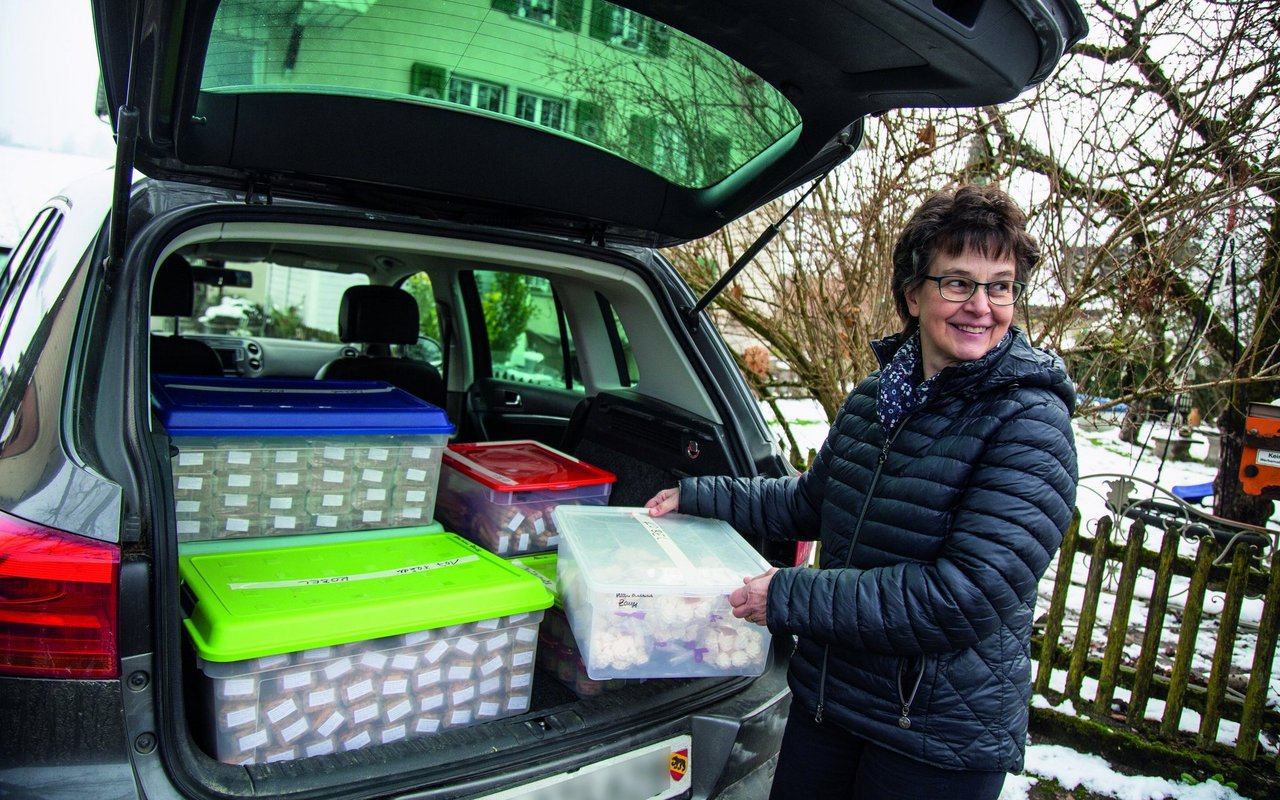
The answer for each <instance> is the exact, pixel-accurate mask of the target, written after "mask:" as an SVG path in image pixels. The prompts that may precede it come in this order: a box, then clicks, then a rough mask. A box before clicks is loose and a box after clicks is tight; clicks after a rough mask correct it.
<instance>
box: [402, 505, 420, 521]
mask: <svg viewBox="0 0 1280 800" xmlns="http://www.w3.org/2000/svg"><path fill="white" fill-rule="evenodd" d="M400 516H401V517H403V518H404V519H422V509H420V508H403V509H401V510H400Z"/></svg>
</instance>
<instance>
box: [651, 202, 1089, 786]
mask: <svg viewBox="0 0 1280 800" xmlns="http://www.w3.org/2000/svg"><path fill="white" fill-rule="evenodd" d="M1037 257H1038V253H1037V248H1036V244H1035V241H1034V239H1032V237H1031V236H1030V235H1029V234H1028V233H1027V231H1026V217H1025V215H1024V214H1023V213H1022V211H1021V210H1020V209H1019V208H1018V207H1017V206H1016V204H1014V202H1013V201H1012V200H1011V199H1010V198H1009V197H1008V195H1006V194H1005V193H1003V192H1001V191H999V190H997V189H995V188H991V187H964V188H961V189H958V190H955V191H946V192H940V193H938V194H937V195H935V196H933V197H931V198H930V199H928V200H927V201H925V203H924V204H923V205H922V206H921V207H920V209H919V210H917V211H916V213H915V214H914V215H912V217H911V219H910V220H909V221H908V223H907V225H906V228H905V230H904V231H903V233H902V235H901V237H900V238H899V240H898V242H897V244H896V245H895V247H894V252H893V285H892V291H893V298H894V302H895V304H896V306H897V310H898V314H899V316H900V317H901V318H902V320H903V323H904V328H903V330H902V331H901V332H900V333H898V334H897V335H895V336H892V337H889V338H887V339H883V340H881V341H878V342H876V343H875V344H874V345H873V347H874V349H875V352H876V355H877V357H878V358H879V360H880V363H881V369H880V370H878V371H876V372H873V373H872V374H871V375H870V376H869V377H868V378H867V379H866V380H864V381H863V382H862V383H861V384H860V385H859V386H858V387H857V388H856V389H855V390H854V391H853V393H852V394H851V395H850V396H849V397H848V398H847V399H846V400H845V403H844V406H843V407H842V408H841V410H840V412H839V414H838V415H837V416H836V419H835V422H834V424H833V425H832V427H831V431H830V433H829V434H828V436H827V440H826V442H825V443H824V444H823V446H822V450H821V452H819V453H818V456H817V458H816V459H815V461H814V463H813V465H812V466H811V467H810V468H809V470H808V471H807V472H805V473H804V474H803V475H800V476H799V477H796V478H755V479H749V480H748V479H733V478H723V477H711V478H688V479H685V480H682V481H681V482H680V485H679V486H678V487H677V488H676V489H668V490H664V491H662V492H659V493H658V494H657V496H655V497H654V498H653V499H651V500H650V501H649V502H648V504H647V505H648V507H649V508H650V513H652V514H653V515H655V516H658V515H661V514H665V513H667V512H669V511H676V510H678V511H682V512H685V513H689V514H698V515H703V516H709V517H718V518H720V519H723V520H725V521H727V522H729V523H730V524H732V525H733V526H734V527H736V528H738V529H739V530H744V531H745V530H754V531H761V530H762V531H764V532H765V533H766V534H767V535H768V536H769V537H770V538H776V539H813V538H820V540H821V542H822V548H821V553H822V563H821V566H820V568H819V569H809V568H788V569H772V570H769V571H768V572H766V573H764V574H763V575H757V576H755V577H751V578H744V579H743V583H744V585H743V586H742V587H741V588H740V589H737V590H735V591H734V592H733V593H732V594H731V595H730V598H729V600H730V602H731V603H732V605H733V606H734V615H735V616H737V617H741V618H745V619H748V620H750V621H752V622H756V623H759V624H762V625H767V626H768V627H769V629H770V630H771V631H773V632H774V633H775V634H781V635H794V636H795V637H796V638H797V648H796V651H795V654H794V655H793V656H792V659H791V669H790V673H789V682H790V685H791V689H792V694H793V701H792V705H791V715H790V717H789V719H788V722H787V727H786V732H785V734H784V736H783V741H782V750H781V754H780V756H779V761H778V768H777V773H776V776H775V778H774V784H773V793H772V794H771V795H770V796H771V797H772V798H793V797H794V798H805V800H816V798H824V797H841V798H849V797H856V798H877V800H879V799H880V798H897V797H900V798H928V799H929V800H939V798H940V797H950V798H956V800H959V799H960V798H964V799H965V800H982V798H995V797H997V796H998V795H999V793H1000V789H1001V786H1002V785H1003V783H1004V776H1005V774H1006V773H1007V772H1018V771H1020V770H1021V769H1022V760H1023V751H1024V746H1025V739H1026V730H1027V714H1028V711H1027V709H1028V704H1029V700H1030V694H1031V685H1030V677H1031V665H1030V655H1029V653H1030V636H1031V620H1032V614H1033V611H1034V608H1035V600H1036V585H1037V583H1038V581H1039V580H1040V577H1041V576H1042V575H1043V574H1044V571H1045V569H1046V567H1047V566H1048V564H1049V561H1050V559H1051V557H1052V556H1053V554H1054V552H1055V551H1056V550H1057V548H1058V545H1059V543H1060V542H1061V540H1062V535H1063V533H1064V532H1065V530H1066V527H1067V524H1068V522H1069V521H1070V518H1071V513H1072V508H1073V506H1074V505H1075V492H1076V454H1075V442H1074V439H1073V437H1072V432H1071V422H1070V419H1071V411H1072V408H1073V406H1074V403H1075V395H1074V392H1073V389H1072V384H1071V381H1070V380H1069V379H1068V377H1067V374H1066V371H1065V369H1064V366H1063V363H1062V361H1061V360H1060V359H1059V358H1058V357H1057V356H1055V355H1052V354H1050V353H1047V352H1045V351H1042V350H1038V349H1036V348H1033V347H1032V346H1031V345H1030V344H1029V343H1028V342H1027V340H1026V337H1025V336H1024V335H1023V333H1022V332H1021V331H1019V330H1018V329H1017V328H1016V327H1013V326H1012V321H1013V315H1014V303H1015V302H1016V301H1017V300H1018V298H1019V297H1020V295H1021V294H1022V291H1023V289H1024V287H1025V285H1026V281H1027V279H1028V277H1029V276H1030V274H1031V271H1032V269H1033V267H1034V266H1035V262H1036V259H1037ZM939 792H948V793H950V794H949V795H947V796H944V795H940V794H939Z"/></svg>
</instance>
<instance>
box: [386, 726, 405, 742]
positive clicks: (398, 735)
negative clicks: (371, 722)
mask: <svg viewBox="0 0 1280 800" xmlns="http://www.w3.org/2000/svg"><path fill="white" fill-rule="evenodd" d="M404 734H405V731H404V726H403V725H396V726H395V727H394V728H387V729H386V730H384V731H383V732H382V743H383V744H390V743H391V742H398V741H400V740H401V739H403V738H404Z"/></svg>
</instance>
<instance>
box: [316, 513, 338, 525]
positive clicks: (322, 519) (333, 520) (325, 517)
mask: <svg viewBox="0 0 1280 800" xmlns="http://www.w3.org/2000/svg"><path fill="white" fill-rule="evenodd" d="M316 527H317V528H336V527H338V515H337V514H316Z"/></svg>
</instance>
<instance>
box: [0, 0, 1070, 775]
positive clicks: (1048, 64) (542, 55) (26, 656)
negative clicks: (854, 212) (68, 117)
mask: <svg viewBox="0 0 1280 800" xmlns="http://www.w3.org/2000/svg"><path fill="white" fill-rule="evenodd" d="M93 5H94V15H95V21H96V25H97V31H98V46H99V55H100V60H101V65H102V69H103V75H104V78H105V83H106V91H107V96H108V98H109V100H110V103H111V105H112V108H113V109H114V111H113V123H114V125H115V128H116V131H117V139H118V143H119V156H118V159H117V168H116V169H115V170H114V171H110V172H104V173H103V174H101V175H97V176H94V177H91V178H89V179H87V180H86V181H84V182H82V183H80V184H78V185H75V186H73V187H71V188H69V189H67V190H66V191H65V192H64V193H62V194H60V195H59V196H57V197H55V198H53V199H51V200H50V201H49V203H48V204H47V205H46V206H45V207H44V208H43V209H42V210H40V212H39V213H38V215H37V217H36V219H35V220H34V221H33V223H32V225H31V227H30V229H29V230H28V231H27V233H26V235H25V236H24V238H23V239H22V240H21V242H20V243H19V244H18V246H17V247H16V248H15V250H14V252H13V253H12V256H11V258H10V259H9V260H8V262H7V263H6V265H5V266H4V267H3V269H2V270H0V730H3V731H5V732H6V735H5V736H3V737H0V787H3V793H4V794H5V796H8V797H42V798H52V797H77V798H79V797H93V798H138V797H147V798H173V797H183V798H232V797H246V798H247V797H277V798H283V797H291V798H313V797H314V798H339V797H341V798H374V797H379V798H390V797H398V798H410V797H413V798H428V797H441V798H443V797H451V798H464V797H466V798H471V797H493V798H497V797H516V796H523V797H574V796H578V797H609V798H633V797H634V798H640V797H645V798H648V797H758V796H763V794H764V793H765V792H766V790H767V789H766V787H767V786H768V782H769V780H770V773H771V764H772V759H773V757H774V756H775V754H776V751H777V743H778V740H779V738H780V735H781V731H782V725H783V721H784V719H785V715H786V710H787V707H788V703H789V694H788V690H787V686H786V680H785V673H786V665H787V659H788V652H789V650H790V642H788V641H786V640H779V639H774V640H773V644H772V647H771V649H770V651H769V653H768V656H767V658H766V664H765V668H764V670H763V673H762V674H759V675H737V676H727V677H692V678H683V677H682V678H658V679H651V680H642V681H637V680H633V681H623V682H621V683H616V684H613V685H609V686H602V685H600V686H598V685H591V684H588V685H579V684H575V683H574V682H572V681H569V682H566V681H565V680H562V678H563V677H564V676H563V675H557V674H555V672H554V671H553V669H552V668H551V667H549V666H548V665H547V663H544V662H542V661H541V660H540V661H539V662H538V665H537V667H536V668H535V669H532V671H531V672H530V673H529V676H530V680H531V686H530V688H529V695H528V696H529V702H528V706H527V708H521V709H516V710H515V711H514V712H513V713H510V714H507V715H505V716H502V717H501V718H497V719H492V720H489V721H484V722H476V723H474V724H467V725H458V726H456V727H450V728H448V729H446V730H440V731H438V732H429V733H424V734H423V735H414V736H405V737H403V738H396V739H395V740H390V739H387V737H385V736H384V737H383V739H384V741H373V742H368V743H367V746H359V747H350V748H335V749H334V750H333V751H332V752H326V751H322V750H314V751H310V752H298V751H296V750H291V749H290V748H287V747H285V748H282V750H281V751H280V753H283V752H285V751H287V755H281V756H280V757H281V758H283V759H284V760H275V758H272V757H262V758H250V759H247V760H245V761H244V762H243V763H240V762H237V761H236V760H235V759H229V758H225V757H223V755H222V754H220V752H219V749H218V745H217V743H216V742H215V741H213V740H214V738H215V737H214V731H215V729H216V720H215V719H214V717H215V716H216V715H217V714H218V713H219V711H226V710H227V707H225V706H219V705H218V704H217V702H211V698H210V690H209V685H210V684H209V680H210V678H209V674H208V671H207V670H206V669H204V666H205V665H203V664H202V663H201V662H200V660H199V658H198V655H197V653H196V652H194V651H193V648H192V642H191V635H190V632H189V628H188V627H186V623H187V622H188V621H189V618H190V615H191V614H192V611H193V597H192V595H191V589H190V586H189V585H188V583H187V582H185V581H184V580H183V579H182V578H181V577H180V568H179V565H180V561H181V559H182V558H183V557H184V553H186V552H189V544H190V540H191V537H190V536H185V535H183V533H182V531H183V530H184V528H183V527H182V523H183V521H184V519H186V520H188V521H190V520H191V519H192V518H191V517H190V516H188V517H185V518H184V517H183V513H184V511H183V508H182V506H181V505H180V502H179V501H180V499H181V495H180V492H181V491H182V487H181V486H179V483H180V481H178V480H175V468H174V467H173V465H174V464H175V460H174V459H173V458H172V456H173V454H174V453H175V451H180V450H181V447H175V439H174V437H173V436H171V433H170V431H169V430H167V428H166V425H165V423H164V420H163V418H162V417H161V416H160V415H159V414H158V413H157V405H156V403H155V401H154V395H153V389H154V387H155V386H156V381H157V376H161V375H169V376H172V375H175V374H185V375H187V376H193V377H192V378H191V380H193V381H194V380H197V378H198V379H199V380H213V381H215V382H216V381H218V380H227V381H232V382H233V383H234V384H235V385H237V386H243V385H245V383H250V382H259V383H258V384H257V385H260V386H267V385H269V384H268V383H266V382H270V381H279V380H291V381H299V380H305V381H313V382H314V383H315V387H316V388H315V391H318V392H324V391H327V389H326V385H329V386H332V384H331V383H330V381H331V380H333V379H335V378H339V379H349V377H350V375H351V374H352V373H350V372H348V370H349V369H350V368H351V367H352V365H353V364H354V363H355V362H365V361H378V362H381V364H382V368H383V369H384V371H383V372H382V373H380V374H381V375H382V376H383V379H385V380H387V381H388V382H391V383H394V384H396V385H398V386H399V385H403V386H405V387H411V388H406V391H408V392H410V393H412V394H415V395H417V396H418V397H422V398H424V399H425V400H427V401H428V402H431V403H432V404H433V405H435V406H438V407H439V408H440V409H442V410H443V412H444V414H445V415H447V419H448V421H449V425H450V426H451V427H452V429H453V433H452V434H451V441H452V442H454V443H484V442H492V441H507V440H534V441H538V442H541V443H543V444H545V445H548V446H551V447H553V448H555V449H556V450H559V451H561V452H563V453H566V454H571V455H572V456H574V457H576V458H578V459H581V460H582V461H583V462H585V463H588V464H591V465H593V466H594V467H598V468H601V469H604V470H607V471H609V472H610V473H612V474H613V475H615V476H616V482H615V483H614V484H613V489H612V493H611V494H610V496H609V503H610V504H612V505H619V506H632V505H638V504H642V503H643V502H644V500H646V499H647V498H648V497H650V496H651V495H652V494H653V493H654V492H655V491H656V490H657V489H659V488H661V487H665V486H670V485H672V484H673V483H674V482H675V480H676V479H677V478H679V477H681V476H685V475H697V474H732V475H740V476H755V475H763V476H769V475H782V474H785V473H786V471H787V469H788V467H787V466H786V464H785V463H784V461H783V460H782V459H781V458H780V457H779V455H778V453H777V452H776V449H775V447H774V444H773V441H772V436H771V435H770V432H769V429H768V427H767V425H766V423H765V421H764V419H763V418H762V415H761V413H760V411H759V408H758V406H757V404H756V402H755V400H754V399H753V397H752V395H751V392H750V391H749V389H748V387H747V385H746V383H745V382H744V380H743V378H742V377H741V375H740V374H739V372H738V370H737V368H736V367H735V363H734V359H733V358H732V356H731V354H730V352H729V351H728V350H727V348H726V346H725V344H724V342H723V341H722V340H721V339H720V337H719V335H718V334H717V332H716V331H715V329H714V327H713V326H712V324H711V323H710V320H709V319H708V318H707V316H706V315H705V314H703V313H702V312H701V310H700V309H701V305H699V298H697V297H695V296H694V295H693V294H692V292H691V291H690V289H689V288H688V286H687V285H686V284H685V283H684V282H683V281H682V280H681V278H680V277H679V276H678V275H677V274H676V272H675V271H674V270H673V269H672V267H671V266H670V264H669V263H668V262H667V261H666V260H665V259H664V258H663V257H662V255H661V254H660V252H659V250H658V249H657V248H660V247H662V246H667V245H671V244H675V243H678V242H682V241H687V240H690V239H694V238H698V237H702V236H705V235H707V234H709V233H711V232H713V231H715V230H717V229H718V228H720V227H721V226H723V225H725V224H726V223H728V222H729V221H731V220H733V219H735V218H738V217H740V216H741V215H743V214H744V213H746V212H748V211H750V210H752V209H754V208H756V207H758V206H759V205H761V204H762V203H765V202H767V201H769V200H770V199H773V198H776V197H778V196H780V195H782V194H784V193H786V192H788V191H789V190H791V189H793V188H796V187H799V186H801V185H803V184H805V183H806V182H808V181H810V180H813V179H815V178H817V177H818V176H820V175H822V174H824V173H825V172H826V171H828V170H829V169H831V168H832V167H834V166H835V165H837V164H839V163H841V162H842V161H843V160H844V159H845V158H847V157H848V155H849V154H850V153H851V152H853V150H854V149H855V148H856V146H857V144H858V141H859V139H860V135H861V130H862V123H861V120H862V119H863V118H864V117H865V116H867V115H869V114H876V113H880V112H883V111H886V110H888V109H892V108H895V107H901V106H937V105H976V104H987V103H997V102H1001V101H1003V100H1006V99H1009V98H1011V97H1013V96H1015V95H1016V94H1017V93H1019V92H1020V91H1021V90H1023V89H1024V88H1025V87H1027V86H1030V85H1032V84H1034V83H1036V82H1038V81H1040V80H1042V79H1044V78H1045V77H1046V76H1047V75H1048V74H1049V72H1050V71H1051V70H1052V68H1053V67H1054V66H1055V64H1056V63H1057V61H1058V60H1059V58H1060V57H1061V56H1062V53H1063V52H1064V50H1065V49H1066V48H1068V47H1070V46H1071V45H1072V44H1073V43H1074V42H1075V41H1076V40H1078V39H1079V38H1080V37H1081V36H1082V35H1083V32H1084V22H1083V17H1082V15H1081V13H1080V10H1079V8H1078V7H1077V6H1076V3H1075V2H1074V0H947V1H946V2H943V0H892V1H890V0H850V1H849V2H842V3H831V2H825V1H823V2H819V1H818V0H788V2H776V3H775V2H746V3H744V2H732V3H730V2H699V3H687V2H643V3H642V2H628V3H626V4H625V5H623V4H613V3H609V2H604V1H603V0H398V1H397V2H391V1H390V0H381V1H380V2H376V1H375V0H306V1H305V2H280V1H279V0H223V2H217V0H186V1H185V2H176V3H175V2H170V0H95V2H94V4H93ZM135 170H136V173H135ZM406 298H408V300H407V301H406ZM248 494H249V495H250V496H252V491H250V492H248ZM197 521H198V520H197ZM419 521H420V522H424V523H425V522H428V521H427V520H419ZM410 522H412V520H405V519H399V520H398V521H397V522H396V523H395V524H397V525H408V524H409V523H410ZM352 526H354V525H352ZM352 526H348V527H352ZM197 527H198V526H197ZM354 527H358V526H354ZM391 527H392V529H393V530H394V528H395V525H392V526H391ZM193 529H195V528H193ZM740 534H741V536H742V537H744V538H745V540H746V541H747V542H748V543H749V544H750V545H751V546H752V547H754V548H755V550H756V551H758V552H759V553H761V554H762V555H763V556H764V557H765V558H766V559H767V560H769V561H771V562H773V563H776V564H781V565H788V564H795V563H800V562H803V560H804V558H805V555H806V553H805V551H804V549H803V548H798V547H796V546H795V545H794V544H788V545H785V546H784V545H779V544H776V543H768V542H765V541H763V540H762V537H761V535H760V533H759V532H757V531H741V532H740ZM264 713H265V712H264ZM281 713H285V712H281ZM313 721H314V720H313ZM372 730H374V731H382V730H384V729H382V728H377V727H374V728H373V729H372ZM282 735H287V734H282ZM280 753H276V755H280Z"/></svg>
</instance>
